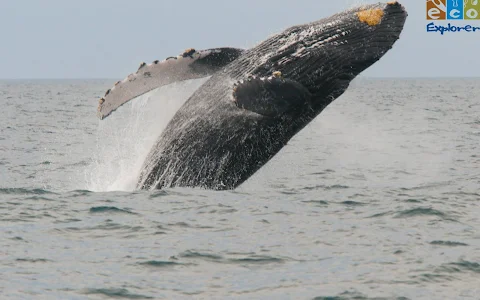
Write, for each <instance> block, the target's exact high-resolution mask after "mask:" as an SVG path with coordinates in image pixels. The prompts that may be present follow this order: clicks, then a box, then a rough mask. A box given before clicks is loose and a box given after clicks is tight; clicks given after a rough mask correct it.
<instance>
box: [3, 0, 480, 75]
mask: <svg viewBox="0 0 480 300" xmlns="http://www.w3.org/2000/svg"><path fill="white" fill-rule="evenodd" d="M373 2H375V1H359V0H330V1H326V0H295V1H292V0H236V1H233V0H200V1H193V0H184V1H181V0H175V1H173V0H135V1H133V0H130V1H123V0H116V1H113V0H81V1H69V0H42V1H38V0H0V39H1V43H0V45H1V46H0V78H3V79H10V78H115V79H116V78H118V79H122V78H124V77H125V76H126V75H128V74H129V73H131V72H133V71H135V70H136V69H137V67H138V65H139V63H140V62H142V61H146V62H151V61H153V60H155V59H160V60H162V59H164V58H166V57H168V56H173V55H178V54H180V53H181V52H182V51H183V50H184V49H186V48H190V47H193V48H196V49H203V48H211V47H222V46H234V47H241V48H249V47H252V46H254V45H255V44H256V43H258V42H260V41H262V40H263V39H265V38H267V37H268V36H269V35H272V34H274V33H277V32H280V31H282V30H283V29H285V28H287V27H290V26H292V25H295V24H301V23H306V22H310V21H314V20H318V19H321V18H323V17H327V16H329V15H332V14H334V13H336V12H339V11H341V10H343V9H346V8H349V7H351V6H353V5H356V4H362V3H373ZM401 3H402V4H403V5H404V6H405V7H406V8H407V11H408V13H409V17H408V19H407V23H406V25H405V30H404V32H403V33H402V36H401V38H400V40H399V41H398V42H397V43H396V44H395V45H394V48H393V49H392V50H391V51H390V52H389V53H387V54H386V55H385V57H383V58H382V59H381V60H380V61H379V62H377V63H376V64H375V65H374V66H372V67H371V68H370V69H368V70H367V71H365V72H364V73H363V74H362V75H363V76H370V77H425V76H427V77H437V76H440V77H459V76H460V77H469V76H476V77H480V59H479V58H480V55H479V53H480V32H475V33H473V32H471V33H467V32H461V33H458V32H457V33H446V34H445V35H443V36H442V35H440V33H427V32H426V24H427V23H428V21H427V20H426V19H425V16H426V13H425V7H426V5H425V0H403V1H401ZM446 23H448V22H438V24H443V25H446ZM455 24H470V25H472V26H479V27H480V20H476V21H470V22H455Z"/></svg>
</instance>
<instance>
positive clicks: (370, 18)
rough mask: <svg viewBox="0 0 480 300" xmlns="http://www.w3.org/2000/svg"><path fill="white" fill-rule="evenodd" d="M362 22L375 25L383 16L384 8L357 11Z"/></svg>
mask: <svg viewBox="0 0 480 300" xmlns="http://www.w3.org/2000/svg"><path fill="white" fill-rule="evenodd" d="M357 16H358V19H359V20H360V22H363V23H367V24H368V25H369V26H375V25H378V24H379V23H380V21H381V20H382V17H383V10H381V9H380V8H376V9H367V10H362V11H360V12H358V13H357Z"/></svg>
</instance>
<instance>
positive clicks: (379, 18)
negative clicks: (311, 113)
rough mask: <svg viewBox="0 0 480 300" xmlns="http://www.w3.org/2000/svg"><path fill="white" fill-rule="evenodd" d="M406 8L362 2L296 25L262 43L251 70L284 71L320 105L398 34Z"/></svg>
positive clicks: (260, 73)
mask: <svg viewBox="0 0 480 300" xmlns="http://www.w3.org/2000/svg"><path fill="white" fill-rule="evenodd" d="M406 18H407V13H406V11H405V9H404V8H403V6H402V5H400V4H399V3H398V2H396V1H395V2H389V3H377V4H370V5H363V6H360V7H357V8H353V9H349V10H346V11H344V12H341V13H338V14H336V15H333V16H331V17H329V18H325V19H322V20H319V21H316V22H312V23H308V24H303V25H297V26H293V27H291V28H288V29H287V30H285V31H284V32H282V33H280V34H278V35H276V36H273V37H271V38H270V39H268V40H266V41H265V42H263V43H262V44H261V45H258V47H257V49H258V48H260V49H261V48H263V49H267V51H265V52H263V57H261V58H260V61H261V65H260V66H258V65H257V67H256V68H255V69H254V70H252V71H251V75H253V76H259V77H262V76H263V77H264V76H269V75H271V74H273V75H274V76H278V75H280V74H281V76H283V77H284V78H286V79H289V80H294V81H296V82H298V83H300V84H301V85H303V86H304V87H306V88H307V89H308V91H309V92H310V93H311V94H312V95H314V97H313V99H315V101H316V102H315V103H313V104H312V105H313V106H314V108H316V109H317V110H321V109H323V108H324V107H325V106H326V105H328V103H330V102H331V101H332V100H334V99H335V98H337V97H338V96H340V95H341V94H342V93H343V92H344V91H345V90H346V88H347V87H348V85H349V83H350V82H351V81H352V80H353V79H354V78H355V77H356V76H357V75H358V74H360V73H361V72H362V71H364V70H365V69H367V68H368V67H370V66H371V65H373V64H374V63H375V62H376V61H378V60H379V59H380V58H381V57H382V56H383V55H384V54H385V53H386V52H387V51H388V50H389V49H391V48H392V46H393V44H394V43H395V42H396V41H397V40H398V39H399V37H400V34H401V32H402V30H403V27H404V23H405V20H406Z"/></svg>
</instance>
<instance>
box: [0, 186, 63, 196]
mask: <svg viewBox="0 0 480 300" xmlns="http://www.w3.org/2000/svg"><path fill="white" fill-rule="evenodd" d="M0 194H6V195H12V194H13V195H15V194H17V195H25V194H29V195H30V194H33V195H45V194H56V193H54V192H50V191H47V190H43V189H24V188H0Z"/></svg>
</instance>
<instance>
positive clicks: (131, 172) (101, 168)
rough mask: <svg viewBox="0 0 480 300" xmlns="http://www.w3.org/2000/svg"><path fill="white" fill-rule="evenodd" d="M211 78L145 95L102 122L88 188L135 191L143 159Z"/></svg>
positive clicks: (176, 84)
mask: <svg viewBox="0 0 480 300" xmlns="http://www.w3.org/2000/svg"><path fill="white" fill-rule="evenodd" d="M208 79H209V77H207V78H202V79H195V80H188V81H185V82H179V83H174V84H170V85H167V86H164V87H161V88H159V89H156V90H153V91H151V92H149V93H147V94H144V95H142V96H140V97H138V98H137V99H134V100H132V101H130V102H129V103H127V104H125V105H124V106H122V107H120V108H119V109H118V110H117V111H116V112H114V113H113V114H112V115H111V116H109V117H108V118H106V119H105V120H102V121H99V126H98V132H97V142H96V150H95V152H94V153H92V164H91V165H90V166H89V167H88V169H87V170H86V172H85V180H86V186H87V189H88V190H90V191H95V192H109V191H132V190H135V188H136V183H137V179H138V175H139V174H140V171H141V168H142V166H143V163H144V160H145V158H146V156H147V155H148V153H149V152H150V150H151V148H152V147H153V145H154V143H155V141H156V140H157V138H158V137H159V136H160V134H161V133H162V131H163V130H164V129H165V127H166V126H167V124H168V122H169V121H170V120H171V119H172V117H173V116H174V115H175V113H176V112H177V110H178V109H179V108H180V107H181V106H182V105H183V103H185V101H186V100H187V99H188V98H189V97H190V96H191V95H192V94H193V92H194V91H195V90H196V89H198V88H199V87H200V86H201V85H202V84H203V83H204V82H205V81H207V80H208Z"/></svg>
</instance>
